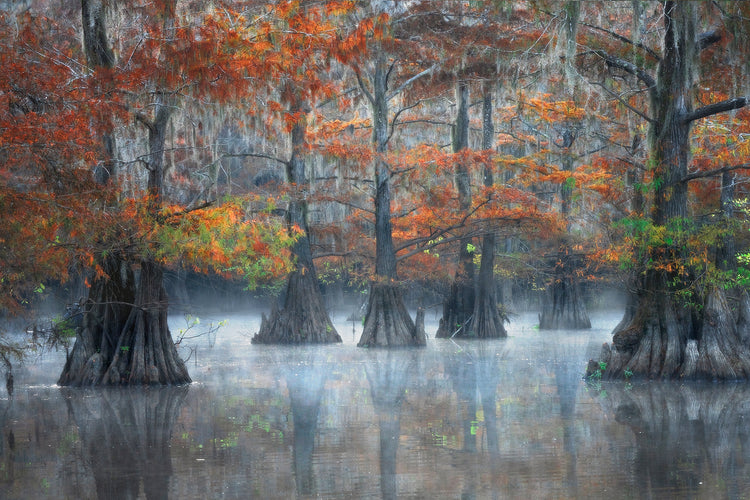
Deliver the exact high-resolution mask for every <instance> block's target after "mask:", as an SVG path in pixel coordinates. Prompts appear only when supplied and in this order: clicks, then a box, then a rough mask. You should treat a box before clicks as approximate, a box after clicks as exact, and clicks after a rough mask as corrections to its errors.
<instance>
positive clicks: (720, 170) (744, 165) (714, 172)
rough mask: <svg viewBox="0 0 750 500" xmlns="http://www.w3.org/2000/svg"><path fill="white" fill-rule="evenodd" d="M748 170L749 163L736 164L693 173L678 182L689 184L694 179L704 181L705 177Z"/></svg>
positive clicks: (749, 167) (749, 168)
mask: <svg viewBox="0 0 750 500" xmlns="http://www.w3.org/2000/svg"><path fill="white" fill-rule="evenodd" d="M742 169H748V170H750V163H738V164H737V165H726V166H724V167H720V168H715V169H713V170H705V171H703V172H693V173H691V174H687V175H686V176H685V177H683V178H682V179H681V180H680V182H689V181H692V180H694V179H705V178H706V177H714V176H717V175H719V174H723V173H724V172H731V171H732V170H742Z"/></svg>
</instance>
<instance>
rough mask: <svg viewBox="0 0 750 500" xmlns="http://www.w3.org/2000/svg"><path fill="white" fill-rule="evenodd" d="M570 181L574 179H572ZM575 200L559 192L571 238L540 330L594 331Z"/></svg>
mask: <svg viewBox="0 0 750 500" xmlns="http://www.w3.org/2000/svg"><path fill="white" fill-rule="evenodd" d="M574 3H576V2H574ZM575 139H576V135H575V133H574V131H573V130H571V129H567V130H565V132H564V133H563V143H562V148H563V154H562V164H563V168H564V170H565V171H567V172H573V157H572V156H571V155H570V148H571V147H572V146H573V143H574V142H575ZM569 180H571V181H572V180H574V179H573V177H569ZM572 197H573V184H572V183H570V182H565V183H563V185H562V187H561V189H560V198H561V207H560V214H561V215H562V217H563V220H564V221H565V223H566V228H565V230H566V233H568V234H566V235H565V236H564V237H563V241H562V242H561V243H560V252H559V253H558V258H557V259H556V260H555V269H554V273H553V277H552V281H551V282H550V283H549V284H547V287H546V288H545V291H544V294H543V295H542V310H541V314H540V315H539V328H540V329H542V330H565V329H572V330H578V329H583V328H591V320H590V319H589V313H588V310H587V309H586V303H585V302H584V301H583V295H582V293H581V283H580V279H579V277H578V275H577V273H576V270H578V269H580V262H578V261H576V259H574V258H573V257H572V256H571V252H572V249H571V245H570V243H569V241H568V239H569V236H568V235H569V233H570V226H571V224H570V211H571V202H572Z"/></svg>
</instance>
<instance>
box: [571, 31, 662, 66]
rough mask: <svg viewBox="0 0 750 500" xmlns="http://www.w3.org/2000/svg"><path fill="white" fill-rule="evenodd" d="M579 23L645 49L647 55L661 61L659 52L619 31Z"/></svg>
mask: <svg viewBox="0 0 750 500" xmlns="http://www.w3.org/2000/svg"><path fill="white" fill-rule="evenodd" d="M580 24H581V25H582V26H586V27H587V28H591V29H592V30H596V31H601V32H602V33H606V34H608V35H609V36H611V37H612V38H614V39H615V40H619V41H621V42H624V43H627V44H629V45H632V46H633V47H638V48H639V49H643V50H644V51H646V53H647V54H648V55H650V56H651V57H653V58H654V59H656V60H657V61H661V57H659V54H657V53H656V52H654V51H653V50H652V49H651V48H650V47H647V46H645V45H643V44H642V43H640V42H634V41H633V40H631V39H630V38H627V37H624V36H622V35H620V34H619V33H615V32H614V31H611V30H608V29H606V28H602V27H601V26H594V25H593V24H589V23H584V22H581V23H580Z"/></svg>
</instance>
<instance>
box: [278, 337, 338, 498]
mask: <svg viewBox="0 0 750 500" xmlns="http://www.w3.org/2000/svg"><path fill="white" fill-rule="evenodd" d="M318 352H319V351H312V352H310V353H308V354H307V355H306V356H303V357H302V358H299V359H297V358H295V362H294V363H290V364H289V365H284V366H283V367H282V369H281V376H282V377H283V378H284V379H286V385H287V388H288V389H289V400H290V407H291V412H292V420H293V423H294V442H293V454H294V479H295V483H296V488H297V494H299V495H311V494H313V493H314V492H315V491H316V488H315V475H314V472H313V452H314V451H315V436H316V434H317V430H318V414H319V413H320V401H321V399H322V397H323V393H324V389H325V383H326V380H327V379H328V376H329V374H330V370H331V367H330V365H329V364H328V363H325V362H324V361H323V360H322V359H319V358H321V357H320V356H317V355H316V353H318Z"/></svg>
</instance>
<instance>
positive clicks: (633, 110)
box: [593, 82, 654, 123]
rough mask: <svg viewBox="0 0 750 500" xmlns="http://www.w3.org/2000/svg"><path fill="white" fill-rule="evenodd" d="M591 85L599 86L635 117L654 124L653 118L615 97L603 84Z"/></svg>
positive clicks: (617, 96)
mask: <svg viewBox="0 0 750 500" xmlns="http://www.w3.org/2000/svg"><path fill="white" fill-rule="evenodd" d="M593 84H594V85H596V86H599V87H601V88H603V89H604V91H605V92H607V93H608V94H609V95H611V96H612V97H614V98H615V99H617V100H618V101H619V102H620V104H622V105H623V106H625V107H626V108H628V109H629V110H630V111H632V112H633V113H635V114H636V115H638V116H640V117H641V118H643V119H644V120H646V121H647V122H649V123H653V122H654V119H653V118H651V117H650V116H648V115H647V114H646V113H644V112H643V111H641V110H639V109H636V108H634V107H633V106H631V105H630V103H629V102H627V101H626V100H625V99H623V98H622V97H620V96H619V95H617V93H615V92H614V91H613V90H612V89H610V88H609V87H607V86H606V85H604V84H603V83H601V82H593Z"/></svg>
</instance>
